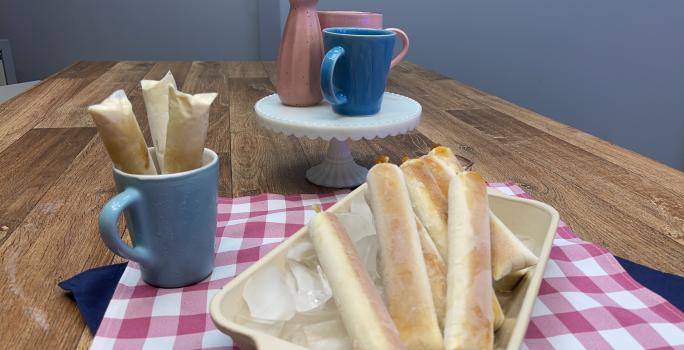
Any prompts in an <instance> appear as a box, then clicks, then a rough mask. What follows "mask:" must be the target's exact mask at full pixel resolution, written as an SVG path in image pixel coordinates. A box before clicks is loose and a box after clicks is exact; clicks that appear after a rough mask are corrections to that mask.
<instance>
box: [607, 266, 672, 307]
mask: <svg viewBox="0 0 684 350" xmlns="http://www.w3.org/2000/svg"><path fill="white" fill-rule="evenodd" d="M615 259H617V261H618V262H619V263H620V265H622V267H624V268H625V270H626V271H627V273H629V274H630V275H631V276H632V278H634V279H635V280H636V281H637V282H639V283H640V284H641V285H642V286H644V287H646V288H648V289H650V290H652V291H653V292H655V293H656V294H658V295H660V296H661V297H663V298H665V300H667V301H669V302H670V303H671V304H672V305H674V306H676V307H677V308H678V309H679V310H682V311H684V293H682V290H684V277H682V276H677V275H673V274H671V273H665V272H660V271H658V270H654V269H652V268H650V267H646V266H644V265H639V264H637V263H635V262H633V261H630V260H627V259H623V258H621V257H618V256H616V257H615Z"/></svg>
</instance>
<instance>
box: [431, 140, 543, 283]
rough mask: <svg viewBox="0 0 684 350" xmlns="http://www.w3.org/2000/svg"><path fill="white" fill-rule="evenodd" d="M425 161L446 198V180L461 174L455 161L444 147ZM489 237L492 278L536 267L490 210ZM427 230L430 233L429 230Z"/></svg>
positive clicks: (520, 243) (534, 257)
mask: <svg viewBox="0 0 684 350" xmlns="http://www.w3.org/2000/svg"><path fill="white" fill-rule="evenodd" d="M421 159H424V160H425V162H426V164H427V165H428V167H429V168H430V171H431V172H432V175H433V178H434V179H435V181H437V183H438V185H439V188H441V189H442V194H443V195H444V196H446V197H448V196H449V181H450V180H449V179H451V178H452V177H454V176H456V175H457V174H459V173H461V172H462V171H463V168H462V167H461V165H460V163H459V162H458V159H456V156H455V155H454V154H453V153H452V152H451V150H450V149H449V148H447V147H442V146H440V147H436V148H435V149H433V150H432V151H430V153H428V154H427V155H425V156H423V157H421ZM490 216H491V218H492V220H491V223H490V224H491V235H492V242H491V244H492V276H493V278H494V280H499V279H501V278H503V277H504V276H506V275H508V274H509V273H511V272H513V271H517V270H521V269H524V268H527V267H530V266H534V265H536V264H537V260H538V259H537V257H536V256H535V255H534V253H532V252H531V251H530V250H529V249H528V248H527V247H526V246H525V244H523V242H521V241H520V240H519V239H518V237H516V236H515V234H514V233H513V232H511V230H510V229H509V228H508V227H507V226H506V225H505V224H504V223H503V222H502V221H501V220H500V219H499V218H498V217H497V216H496V215H494V213H492V212H491V211H490ZM428 231H429V230H428Z"/></svg>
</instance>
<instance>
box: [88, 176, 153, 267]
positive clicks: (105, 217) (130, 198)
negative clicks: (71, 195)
mask: <svg viewBox="0 0 684 350" xmlns="http://www.w3.org/2000/svg"><path fill="white" fill-rule="evenodd" d="M141 199H142V196H141V194H140V192H138V190H136V189H134V188H130V187H129V188H126V189H125V190H124V191H123V192H121V193H119V194H117V195H116V196H114V198H112V199H110V200H109V202H107V203H106V204H105V205H104V207H102V210H101V211H100V237H102V240H103V241H104V243H105V245H106V246H107V248H109V249H111V251H112V252H114V254H116V255H118V256H120V257H122V258H124V259H128V260H133V261H135V262H137V263H139V264H140V265H143V266H145V265H150V264H151V263H152V256H151V254H150V251H149V250H147V249H146V248H145V247H141V246H137V245H136V246H134V247H130V246H129V245H128V244H126V243H125V242H124V241H123V240H121V233H120V232H119V228H118V227H117V221H118V220H119V216H121V213H123V211H124V209H126V208H128V207H130V206H131V205H133V204H135V203H139V202H140V201H141Z"/></svg>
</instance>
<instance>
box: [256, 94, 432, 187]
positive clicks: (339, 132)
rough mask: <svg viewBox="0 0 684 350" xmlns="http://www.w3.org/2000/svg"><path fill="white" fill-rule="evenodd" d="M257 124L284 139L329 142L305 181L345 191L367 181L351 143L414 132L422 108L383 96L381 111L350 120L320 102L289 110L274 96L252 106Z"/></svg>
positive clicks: (404, 99) (399, 97)
mask: <svg viewBox="0 0 684 350" xmlns="http://www.w3.org/2000/svg"><path fill="white" fill-rule="evenodd" d="M254 110H255V111H256V113H257V121H258V122H259V124H260V125H261V126H263V127H265V128H267V129H270V130H273V131H275V132H279V133H282V134H285V135H294V136H297V137H307V138H310V139H317V138H322V139H324V140H328V141H329V143H328V152H327V154H326V156H325V158H324V159H323V162H322V163H320V164H318V165H316V166H314V167H312V168H311V169H309V170H308V171H307V172H306V178H307V179H308V180H309V181H310V182H312V183H314V184H316V185H320V186H325V187H334V188H346V187H355V186H358V185H360V184H362V183H364V182H365V181H366V174H367V173H368V169H366V168H364V167H362V166H360V165H358V164H357V163H356V162H355V161H354V158H353V157H352V155H351V150H350V143H351V141H352V140H360V139H362V138H363V139H367V140H370V139H374V138H385V137H387V136H394V135H399V134H404V133H406V132H408V131H410V130H413V129H415V128H416V127H417V126H418V123H419V122H420V114H421V111H422V108H421V106H420V104H419V103H418V102H416V101H414V100H412V99H410V98H408V97H405V96H402V95H398V94H394V93H390V92H385V95H384V96H383V102H382V108H381V109H380V112H379V113H378V114H374V115H372V116H359V117H349V116H344V115H339V114H337V113H335V112H333V110H332V108H331V107H330V105H329V104H328V103H326V102H323V103H321V104H319V105H316V106H312V107H290V106H286V105H283V104H282V103H281V102H280V99H279V98H278V95H277V94H273V95H270V96H266V97H264V98H262V99H261V100H259V101H258V102H257V103H256V104H255V105H254Z"/></svg>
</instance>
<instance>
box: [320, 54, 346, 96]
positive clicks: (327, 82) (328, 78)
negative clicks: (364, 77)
mask: <svg viewBox="0 0 684 350" xmlns="http://www.w3.org/2000/svg"><path fill="white" fill-rule="evenodd" d="M342 56H344V48H343V47H341V46H335V47H333V48H332V49H330V51H328V53H326V54H325V57H323V63H321V91H322V92H323V97H324V98H325V100H326V101H328V102H330V104H331V105H334V106H338V105H343V104H345V103H347V96H345V95H344V94H343V93H342V92H341V91H338V92H335V85H334V84H333V73H334V72H335V64H337V60H339V59H340V57H342Z"/></svg>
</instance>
